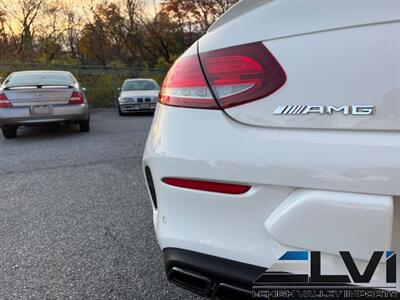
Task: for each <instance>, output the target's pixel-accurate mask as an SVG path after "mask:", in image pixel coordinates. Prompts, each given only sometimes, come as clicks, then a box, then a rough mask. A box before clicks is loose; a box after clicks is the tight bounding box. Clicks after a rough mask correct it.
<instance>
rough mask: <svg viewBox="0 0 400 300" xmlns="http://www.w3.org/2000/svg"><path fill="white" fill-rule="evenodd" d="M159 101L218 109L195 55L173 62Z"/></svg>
mask: <svg viewBox="0 0 400 300" xmlns="http://www.w3.org/2000/svg"><path fill="white" fill-rule="evenodd" d="M159 101H160V103H162V104H166V105H172V106H180V107H193V108H208V109H218V106H217V103H216V102H215V100H214V98H213V96H212V94H211V91H210V89H209V87H208V84H207V82H206V80H205V78H204V75H203V71H202V70H201V66H200V61H199V58H198V56H197V55H192V56H187V57H183V58H180V59H179V60H177V61H176V62H175V64H174V65H173V66H172V68H171V70H170V71H169V72H168V74H167V76H166V78H165V80H164V83H163V85H162V88H161V92H160V98H159Z"/></svg>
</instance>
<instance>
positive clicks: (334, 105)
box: [199, 0, 400, 130]
mask: <svg viewBox="0 0 400 300" xmlns="http://www.w3.org/2000/svg"><path fill="white" fill-rule="evenodd" d="M242 5H243V4H242ZM242 10H243V9H242ZM222 18H224V17H222ZM287 20H290V22H287ZM304 20H306V21H304ZM219 22H220V25H219V26H215V27H214V28H212V30H211V31H210V32H209V34H207V35H206V36H204V37H203V38H202V39H201V40H200V42H199V51H200V53H206V52H208V51H213V50H216V49H222V48H226V47H232V46H237V45H243V44H247V43H253V42H256V41H263V44H264V46H265V47H266V48H267V49H268V50H269V51H270V52H271V53H272V54H273V56H274V57H275V58H276V60H277V61H278V62H279V64H280V65H281V66H282V68H283V69H284V71H285V73H286V77H287V81H286V83H285V84H284V85H283V86H282V87H281V88H280V89H279V90H277V91H275V92H274V93H273V94H271V95H268V96H266V97H263V98H260V99H258V100H255V101H252V102H249V103H245V104H241V105H237V106H233V107H229V108H225V112H226V113H227V114H228V115H229V116H230V117H232V118H233V119H235V120H237V121H239V122H241V123H244V124H248V125H253V126H258V127H260V126H261V127H287V128H315V129H353V130H354V129H356V130H400V122H399V119H400V3H399V2H398V1H396V0H388V1H382V2H381V1H376V2H375V1H364V2H362V3H360V1H314V0H310V1H309V0H304V1H303V0H302V1H273V2H270V3H268V4H265V5H262V6H258V7H256V8H255V9H252V10H250V11H248V10H243V13H242V14H241V15H238V16H237V17H236V18H235V19H232V20H228V21H227V22H222V21H219ZM228 25H229V26H228ZM256 28H258V29H256ZM232 33H235V34H232Z"/></svg>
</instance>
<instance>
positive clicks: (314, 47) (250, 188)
mask: <svg viewBox="0 0 400 300" xmlns="http://www.w3.org/2000/svg"><path fill="white" fill-rule="evenodd" d="M159 102H160V103H159V105H158V107H157V111H156V115H155V118H154V122H153V125H152V128H151V130H150V134H149V137H148V140H147V145H146V149H145V153H144V158H143V167H144V170H145V175H146V179H147V183H148V186H149V191H150V194H151V199H152V203H153V211H154V224H155V230H156V233H157V237H158V241H159V244H160V247H161V249H162V250H163V252H164V257H165V263H166V271H167V274H168V278H169V279H170V280H171V281H173V282H175V283H176V284H177V285H179V286H181V287H184V288H187V289H189V290H191V291H194V292H197V293H199V294H202V295H205V296H213V297H214V298H216V299H231V298H232V297H233V296H232V295H239V296H237V297H238V298H239V299H243V298H245V297H251V294H252V287H253V285H254V282H255V281H256V280H257V278H258V277H259V276H260V275H261V274H262V273H265V272H268V271H271V270H272V271H277V272H288V273H291V274H292V273H300V274H302V273H307V272H308V268H309V267H308V266H307V264H305V263H304V261H301V260H299V261H298V262H297V263H296V262H292V264H286V265H285V264H284V263H283V261H282V257H285V254H287V253H291V252H290V251H295V252H296V251H297V253H304V252H307V253H308V252H309V251H313V253H314V254H315V253H317V252H318V253H320V256H321V257H320V258H321V259H320V263H321V268H322V269H321V270H322V273H324V274H348V271H347V269H348V268H346V267H347V266H346V264H345V263H344V262H343V255H341V254H340V253H339V252H340V251H348V252H349V253H350V254H351V257H352V259H353V260H354V261H355V263H356V264H357V266H359V269H360V270H363V268H365V266H366V264H367V263H368V262H369V261H370V259H371V256H372V254H373V252H374V251H386V250H394V251H397V250H398V249H399V247H400V240H399V237H400V197H399V196H400V1H398V0H382V1H378V0H376V1H373V0H371V1H359V0H349V1H322V0H321V1H319V0H298V1H292V0H288V1H285V0H276V1H269V0H247V1H241V2H239V3H238V4H237V5H236V6H234V7H233V8H232V9H231V10H229V11H228V12H227V13H226V14H225V15H224V16H223V17H222V18H220V19H219V20H218V21H217V22H216V23H215V24H214V25H213V26H212V27H211V28H210V30H209V32H208V33H207V34H206V35H205V36H204V37H202V38H201V39H200V40H199V41H198V42H197V43H195V44H194V45H193V46H192V47H191V48H190V49H188V50H187V51H186V52H185V53H184V54H183V55H182V57H180V58H179V59H178V61H177V62H176V63H175V64H174V66H173V67H172V68H171V70H170V71H169V73H168V75H167V77H166V79H165V81H164V84H163V86H162V90H161V93H160V98H159ZM288 251H289V252H288ZM386 253H387V259H389V256H393V252H391V251H387V252H386ZM399 261H400V259H398V261H397V269H398V270H399V269H400V267H399ZM380 262H382V263H380V264H379V265H378V266H377V267H376V271H375V272H374V276H373V280H374V282H375V286H376V285H377V284H376V283H381V284H383V283H385V284H386V283H387V278H386V277H387V276H386V266H385V263H384V262H385V258H382V260H381V261H380ZM267 269H268V270H267ZM360 272H361V271H360ZM361 274H362V272H361ZM397 278H400V276H399V273H398V271H397ZM392 281H393V278H392V279H391V283H392V286H393V285H394V286H395V287H397V290H398V289H399V283H398V280H397V281H396V282H395V283H393V282H392ZM348 283H349V284H355V285H359V281H356V280H354V278H352V280H351V282H348ZM360 285H364V286H371V285H370V284H367V283H365V284H360Z"/></svg>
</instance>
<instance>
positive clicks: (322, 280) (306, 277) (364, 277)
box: [254, 250, 397, 288]
mask: <svg viewBox="0 0 400 300" xmlns="http://www.w3.org/2000/svg"><path fill="white" fill-rule="evenodd" d="M339 253H340V256H341V259H342V260H343V262H344V265H345V267H346V268H347V270H348V273H349V275H324V274H322V272H321V252H318V251H311V252H308V251H287V252H286V253H285V254H284V255H283V256H282V257H281V258H279V261H280V262H281V263H293V262H298V263H306V264H308V266H309V273H308V274H292V273H285V272H273V271H268V270H267V271H266V272H265V273H263V274H262V275H261V276H260V277H259V278H258V279H257V280H256V281H255V283H254V284H255V285H257V286H260V285H265V286H268V287H271V286H280V287H282V286H295V285H298V286H305V285H306V286H309V287H310V286H322V285H326V286H330V287H332V286H333V285H335V286H346V285H349V284H363V285H365V284H369V283H371V280H372V278H373V275H374V274H375V272H376V270H377V268H378V265H379V263H380V262H381V261H382V260H383V262H384V263H385V268H386V283H387V285H388V286H384V287H381V288H396V283H397V277H396V272H397V270H396V259H397V254H396V253H395V252H394V251H391V250H390V251H375V252H374V253H373V254H372V256H371V258H370V260H369V261H368V263H367V266H366V268H365V270H364V271H363V272H361V271H360V270H359V268H358V267H357V265H356V262H355V260H354V259H353V257H352V255H351V253H350V251H340V252H339ZM368 287H371V288H378V287H377V286H373V285H368Z"/></svg>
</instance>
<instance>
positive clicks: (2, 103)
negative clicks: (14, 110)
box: [0, 94, 13, 108]
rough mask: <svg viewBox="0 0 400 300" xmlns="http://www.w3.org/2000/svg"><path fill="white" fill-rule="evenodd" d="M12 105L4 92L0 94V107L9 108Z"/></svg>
mask: <svg viewBox="0 0 400 300" xmlns="http://www.w3.org/2000/svg"><path fill="white" fill-rule="evenodd" d="M10 107H13V105H12V103H11V102H10V100H8V98H7V96H6V95H4V94H0V108H10Z"/></svg>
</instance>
